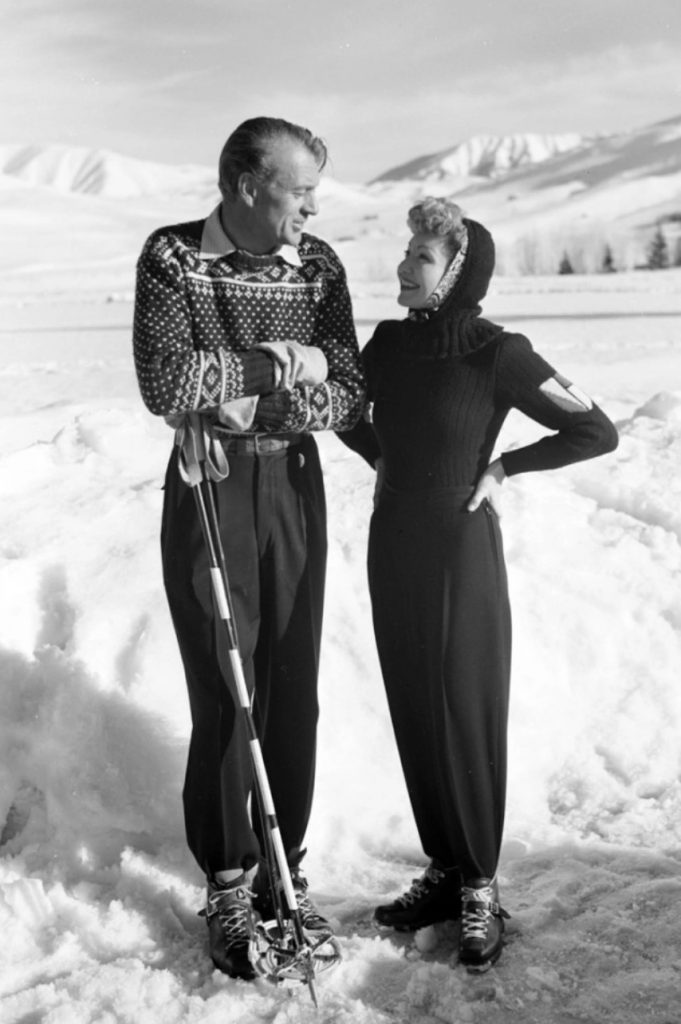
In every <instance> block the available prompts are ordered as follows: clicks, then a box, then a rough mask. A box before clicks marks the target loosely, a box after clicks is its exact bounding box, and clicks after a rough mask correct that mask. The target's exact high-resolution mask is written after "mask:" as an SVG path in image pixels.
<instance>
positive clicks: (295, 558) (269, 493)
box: [161, 435, 327, 874]
mask: <svg viewBox="0 0 681 1024" xmlns="http://www.w3.org/2000/svg"><path fill="white" fill-rule="evenodd" d="M228 458H229V466H230V472H229V476H228V477H227V478H226V479H225V480H223V481H221V482H220V483H219V484H214V485H213V486H214V493H215V497H216V502H217V507H218V516H219V522H220V536H221V538H222V544H223V547H224V552H225V559H226V563H227V572H228V576H229V583H230V592H231V596H232V602H233V607H234V619H235V623H236V627H237V633H238V639H239V647H240V653H241V657H242V661H243V666H244V673H245V677H246V682H247V685H248V687H249V692H251V694H253V713H254V717H255V722H256V727H257V730H258V736H259V739H260V743H261V746H262V750H263V757H264V761H265V767H266V770H267V774H268V778H269V782H270V786H271V788H272V795H273V799H274V805H275V809H276V811H277V817H278V820H279V825H280V828H281V833H282V839H283V842H284V847H285V849H286V850H287V852H290V853H291V854H293V853H295V851H297V850H298V849H299V847H300V845H301V844H302V842H303V838H304V835H305V831H306V828H307V824H308V820H309V816H310V810H311V804H312V794H313V787H314V774H315V754H316V727H317V718H318V703H317V675H318V668H319V652H320V639H321V628H322V614H323V601H324V579H325V570H326V550H327V542H326V507H325V498H324V487H323V479H322V472H321V467H320V463H319V456H318V451H317V446H316V443H315V441H314V439H313V438H312V437H310V436H309V435H307V436H305V435H304V436H303V437H302V439H301V442H300V443H299V444H295V445H292V446H290V447H289V448H287V449H284V450H282V451H278V452H272V453H267V454H258V455H254V454H229V456H228ZM161 550H162V559H163V573H164V583H165V588H166V594H167V598H168V602H169V606H170V612H171V616H172V620H173V625H174V628H175V633H176V635H177V640H178V644H179V647H180V653H181V656H182V661H183V664H184V670H185V676H186V681H187V690H188V694H189V704H190V710H191V718H192V733H191V740H190V745H189V754H188V761H187V771H186V777H185V785H184V792H183V801H184V814H185V826H186V833H187V841H188V844H189V847H190V849H191V850H192V852H193V854H194V856H195V858H196V860H197V862H198V864H199V865H200V867H201V868H202V869H203V870H204V871H205V872H206V873H207V874H213V873H215V872H216V871H222V870H227V869H236V868H238V867H243V868H248V867H250V866H252V865H253V864H254V863H255V862H256V861H257V860H258V858H259V856H260V854H261V851H262V833H261V827H260V822H259V817H258V815H257V814H256V813H255V806H253V807H251V800H250V798H251V792H252V787H253V770H252V766H251V759H250V752H249V747H248V735H247V731H246V728H245V723H244V719H243V712H242V711H241V710H240V709H239V707H238V700H237V697H236V692H235V687H234V681H233V678H232V672H231V668H230V665H229V655H228V648H229V645H228V642H227V638H226V636H225V632H224V628H223V627H222V626H221V625H220V620H219V618H218V616H217V615H216V611H215V607H214V598H213V594H212V590H211V584H210V574H209V561H208V555H207V551H206V547H205V544H204V541H203V535H202V533H201V529H200V523H199V519H198V515H197V511H196V507H195V499H194V495H193V494H192V492H191V490H190V488H188V487H187V486H186V485H185V484H184V482H183V481H182V479H181V478H180V475H179V472H178V465H177V455H176V453H173V455H172V457H171V460H170V463H169V466H168V471H167V474H166V484H165V500H164V509H163V522H162V529H161Z"/></svg>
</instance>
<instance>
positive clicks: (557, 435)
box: [468, 334, 618, 512]
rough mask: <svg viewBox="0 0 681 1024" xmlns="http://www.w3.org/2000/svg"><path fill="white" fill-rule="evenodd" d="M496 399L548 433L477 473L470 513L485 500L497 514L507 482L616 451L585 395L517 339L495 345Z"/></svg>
mask: <svg viewBox="0 0 681 1024" xmlns="http://www.w3.org/2000/svg"><path fill="white" fill-rule="evenodd" d="M500 346H501V347H500V351H499V356H498V360H497V370H496V399H497V402H498V403H499V404H500V405H501V406H502V407H506V408H515V409H518V410H520V412H522V413H524V414H525V415H526V416H529V417H530V419H533V420H535V421H536V422H537V423H540V424H541V425H542V426H544V427H548V428H549V429H550V430H552V431H553V433H551V434H549V435H547V436H545V437H542V438H540V439H539V440H538V441H535V442H533V443H532V444H528V445H523V446H522V447H521V448H514V449H511V450H509V451H506V452H504V453H503V454H502V455H501V456H500V458H498V459H495V460H494V461H493V462H492V463H490V465H489V466H488V468H487V469H486V470H485V472H484V473H483V475H482V477H481V478H480V481H479V483H478V486H477V488H476V491H475V494H474V495H473V498H472V499H471V501H470V503H469V506H468V508H469V510H470V511H473V510H474V509H475V508H477V507H478V505H479V504H480V503H481V502H482V500H483V499H484V498H486V499H487V500H488V501H490V503H491V504H492V506H493V507H494V508H495V510H496V511H497V512H499V493H500V487H501V484H502V483H503V481H504V480H505V479H506V477H507V476H515V475H517V474H518V473H530V472H536V471H539V470H543V469H558V468H560V467H561V466H568V465H570V464H571V463H573V462H581V461H583V460H585V459H593V458H596V456H598V455H605V454H606V453H607V452H611V451H614V449H615V448H616V447H617V443H618V437H617V430H616V428H615V425H614V424H613V423H612V421H611V420H610V419H609V418H608V416H606V414H605V413H604V412H603V410H602V409H600V408H599V407H598V406H597V405H596V404H595V403H594V402H593V401H592V400H591V399H590V398H589V396H588V395H586V394H584V392H582V391H580V390H579V388H577V387H575V385H573V384H572V383H571V382H570V381H569V380H567V379H566V378H565V377H563V376H562V375H561V374H559V373H557V372H556V371H555V370H554V369H553V367H552V366H550V364H549V363H547V362H546V360H544V359H542V357H541V356H540V355H538V354H537V353H536V352H535V351H534V350H533V348H532V345H531V344H530V342H529V341H528V339H527V338H526V337H524V335H522V334H508V335H505V336H504V338H503V339H502V340H501V342H500Z"/></svg>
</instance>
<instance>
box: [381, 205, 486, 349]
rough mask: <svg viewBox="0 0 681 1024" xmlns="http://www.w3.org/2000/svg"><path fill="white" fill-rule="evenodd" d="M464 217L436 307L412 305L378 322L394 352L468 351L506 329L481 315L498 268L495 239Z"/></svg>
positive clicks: (480, 226) (436, 294)
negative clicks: (400, 316) (404, 314)
mask: <svg viewBox="0 0 681 1024" xmlns="http://www.w3.org/2000/svg"><path fill="white" fill-rule="evenodd" d="M463 223H464V226H465V228H466V239H465V241H464V244H463V245H462V246H461V249H460V250H459V251H458V252H457V254H456V256H455V257H454V259H453V260H452V263H451V264H450V266H449V267H448V268H447V270H446V271H445V273H444V274H443V276H442V279H441V280H440V282H439V283H438V285H437V287H436V289H435V292H434V295H435V296H436V299H435V301H436V302H438V303H439V304H437V305H436V307H435V308H434V309H424V310H412V311H411V313H410V314H409V316H408V318H407V319H406V320H401V321H394V320H386V321H384V322H383V323H381V324H379V325H378V327H377V329H376V335H375V338H376V340H377V341H379V339H380V337H381V335H384V336H386V337H387V336H388V334H389V335H390V337H391V349H392V351H393V352H394V353H395V355H397V354H398V353H399V352H400V350H404V354H405V355H406V354H408V355H409V356H410V357H412V358H414V357H416V358H419V354H421V355H422V357H423V358H427V359H433V358H441V359H447V358H452V356H466V355H469V354H470V353H471V352H473V351H475V350H476V349H478V348H482V346H483V345H487V344H488V343H489V342H490V341H493V340H494V338H496V337H497V335H499V334H500V333H501V332H502V331H503V327H500V326H499V325H498V324H493V323H491V321H489V320H484V319H483V318H482V317H481V316H480V313H481V307H480V303H481V302H482V300H483V299H484V297H485V295H486V294H487V289H488V288H489V283H490V280H491V278H492V274H493V272H494V241H493V239H492V236H491V235H490V233H489V231H488V230H487V228H485V227H483V226H482V224H478V222H477V221H475V220H469V219H468V218H467V217H464V220H463ZM396 328H399V330H396ZM419 349H421V352H419Z"/></svg>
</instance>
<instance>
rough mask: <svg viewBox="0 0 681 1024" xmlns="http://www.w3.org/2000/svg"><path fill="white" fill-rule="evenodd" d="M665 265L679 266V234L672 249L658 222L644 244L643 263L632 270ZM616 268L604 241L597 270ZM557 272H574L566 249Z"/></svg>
mask: <svg viewBox="0 0 681 1024" xmlns="http://www.w3.org/2000/svg"><path fill="white" fill-rule="evenodd" d="M667 267H681V235H679V236H677V238H676V241H675V244H674V248H673V251H672V250H671V247H670V245H669V242H668V241H667V236H666V235H665V233H664V230H663V228H662V225H661V224H658V225H657V228H656V229H655V233H654V234H653V236H652V238H651V239H650V241H649V242H648V244H647V246H646V259H645V263H637V264H635V265H634V270H665V269H666V268H667ZM618 269H620V268H618V266H617V263H616V261H615V256H614V254H613V251H612V248H611V246H610V245H609V244H608V243H607V242H606V243H605V245H604V247H603V254H602V258H601V263H600V267H599V268H598V270H599V272H600V273H601V274H614V273H616V272H617V270H618ZM558 273H559V274H574V273H575V268H574V266H573V263H572V260H571V259H570V255H569V253H568V251H567V250H566V249H564V250H563V254H562V256H561V258H560V262H559V264H558Z"/></svg>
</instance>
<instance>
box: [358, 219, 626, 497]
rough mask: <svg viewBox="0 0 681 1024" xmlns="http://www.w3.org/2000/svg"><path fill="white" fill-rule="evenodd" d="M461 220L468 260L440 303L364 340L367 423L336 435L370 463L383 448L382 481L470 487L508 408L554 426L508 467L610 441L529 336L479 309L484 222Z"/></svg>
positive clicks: (487, 247)
mask: <svg viewBox="0 0 681 1024" xmlns="http://www.w3.org/2000/svg"><path fill="white" fill-rule="evenodd" d="M466 225H467V227H468V232H469V247H468V253H467V255H466V260H465V263H464V266H463V268H462V273H461V276H460V278H459V280H458V281H457V283H456V285H455V287H454V289H453V291H452V292H451V293H450V294H449V295H448V296H447V298H446V299H445V301H444V302H443V304H442V305H441V307H440V308H439V309H438V310H437V311H436V312H435V313H433V314H432V315H431V316H430V317H428V318H427V319H423V320H413V319H407V320H400V321H396V320H387V321H384V322H382V323H380V324H379V325H378V327H377V328H376V331H375V333H374V336H373V337H372V338H371V340H370V341H369V342H368V344H367V345H366V347H365V348H364V351H363V353H362V358H363V361H364V365H365V369H366V373H367V379H368V397H369V401H370V402H373V427H372V426H371V425H370V424H368V423H367V422H366V421H364V420H362V421H360V423H359V424H358V425H357V426H356V427H355V428H354V430H352V431H348V432H345V433H343V434H339V437H340V438H341V440H343V441H344V442H345V443H346V444H347V445H348V446H349V447H350V448H353V449H354V450H355V451H357V452H359V454H361V455H362V456H363V457H364V458H365V459H367V461H368V462H370V463H371V464H372V465H374V464H375V461H376V459H377V457H378V456H379V455H380V456H382V457H383V459H384V462H385V471H386V473H385V480H386V484H387V485H388V486H389V487H392V488H394V489H396V490H398V491H420V490H429V489H432V488H446V487H466V486H470V487H473V486H475V484H476V483H477V481H478V479H479V478H480V476H481V474H482V473H483V472H484V470H485V469H486V468H487V466H488V464H489V461H490V458H491V455H492V450H493V448H494V445H495V442H496V440H497V437H498V435H499V431H500V430H501V427H502V424H503V422H504V419H505V418H506V416H507V414H508V412H509V411H510V410H511V409H513V408H515V409H519V410H520V411H521V412H523V413H525V415H527V416H529V417H530V418H531V419H533V420H536V421H537V422H538V423H540V424H541V425H542V426H544V427H547V428H549V429H550V430H551V431H554V432H555V433H552V434H550V435H548V436H545V437H543V438H541V440H539V441H536V442H535V443H533V444H529V445H526V446H524V447H522V448H517V449H514V450H510V451H507V452H505V453H504V454H503V455H502V456H501V459H502V463H503V467H504V471H505V473H506V474H507V475H508V476H512V475H514V474H516V473H524V472H529V471H532V470H541V469H555V468H558V467H559V466H565V465H568V464H569V463H572V462H578V461H580V460H582V459H588V458H592V457H594V456H596V455H600V454H603V453H605V452H608V451H611V450H612V449H613V448H615V447H616V445H617V432H616V430H615V428H614V426H613V425H612V423H611V422H610V420H609V419H608V417H607V416H606V415H605V414H604V413H603V412H602V411H601V410H600V409H599V408H598V407H597V406H595V405H592V406H591V408H587V406H588V404H589V403H588V400H587V402H586V404H582V403H580V400H579V399H578V398H575V397H574V396H573V395H572V394H571V393H570V391H568V385H569V382H567V381H565V380H564V378H561V377H560V376H558V375H556V372H555V370H554V369H553V367H551V366H550V365H549V364H548V363H547V362H546V361H545V360H544V359H542V358H541V356H539V355H537V353H535V352H534V351H533V349H532V346H531V344H530V342H529V341H528V340H527V338H525V337H524V336H523V335H522V334H509V333H507V332H506V331H504V330H503V329H502V328H501V327H498V326H497V325H495V324H492V323H490V322H489V321H487V320H483V319H482V318H481V317H480V306H479V302H480V301H481V299H482V298H483V297H484V295H485V294H486V291H487V288H488V285H489V280H490V278H491V274H492V270H493V266H494V246H493V243H492V239H491V236H490V235H489V233H488V232H487V231H486V230H485V228H483V227H482V225H480V224H477V223H476V222H475V221H466Z"/></svg>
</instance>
